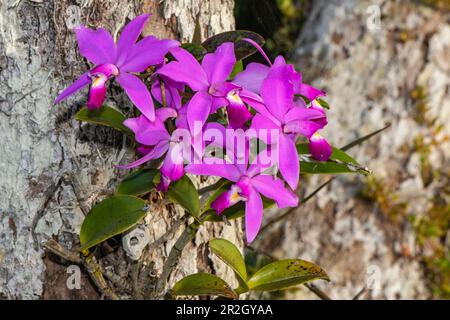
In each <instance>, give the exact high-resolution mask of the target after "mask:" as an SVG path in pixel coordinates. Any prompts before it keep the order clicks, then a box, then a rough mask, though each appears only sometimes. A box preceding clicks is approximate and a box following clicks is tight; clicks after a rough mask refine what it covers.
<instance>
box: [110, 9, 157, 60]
mask: <svg viewBox="0 0 450 320" xmlns="http://www.w3.org/2000/svg"><path fill="white" fill-rule="evenodd" d="M149 17H150V15H149V14H143V15H140V16H138V17H136V18H134V19H133V20H132V21H130V23H128V24H127V25H126V26H125V28H123V30H122V33H121V34H120V38H119V41H118V42H117V53H116V61H115V62H116V63H115V64H116V65H117V66H118V67H121V66H123V64H124V63H125V61H126V59H127V57H129V55H130V54H131V52H132V48H133V45H134V44H135V42H136V40H137V39H138V37H139V35H140V34H141V32H142V29H144V26H145V23H146V22H147V20H148V18H149Z"/></svg>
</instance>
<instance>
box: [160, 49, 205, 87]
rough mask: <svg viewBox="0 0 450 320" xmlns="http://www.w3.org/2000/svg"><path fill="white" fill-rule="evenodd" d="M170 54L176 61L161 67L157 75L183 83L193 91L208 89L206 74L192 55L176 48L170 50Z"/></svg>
mask: <svg viewBox="0 0 450 320" xmlns="http://www.w3.org/2000/svg"><path fill="white" fill-rule="evenodd" d="M170 53H171V54H172V55H173V56H174V57H175V59H177V61H172V62H170V63H168V64H166V65H165V66H163V67H162V68H161V69H159V70H158V72H157V73H158V74H162V75H163V76H166V77H168V78H170V79H172V80H174V81H178V82H181V83H184V84H186V85H188V86H189V87H191V89H192V90H194V91H200V90H207V89H208V87H209V82H208V78H207V76H206V73H205V71H203V68H202V67H201V66H200V64H199V63H198V61H197V60H196V59H195V57H194V56H193V55H191V54H190V53H189V52H188V51H186V50H184V49H182V48H178V47H177V48H173V49H171V50H170Z"/></svg>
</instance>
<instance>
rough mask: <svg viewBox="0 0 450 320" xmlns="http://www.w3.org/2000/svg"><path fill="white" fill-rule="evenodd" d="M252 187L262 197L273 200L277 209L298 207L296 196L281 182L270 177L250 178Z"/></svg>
mask: <svg viewBox="0 0 450 320" xmlns="http://www.w3.org/2000/svg"><path fill="white" fill-rule="evenodd" d="M252 186H253V187H254V188H255V189H256V191H258V192H259V193H261V194H262V195H263V196H265V197H267V198H269V199H272V200H275V202H276V203H277V206H278V208H286V207H295V206H297V205H298V197H297V195H296V194H295V193H294V192H292V191H291V190H289V189H288V188H286V187H285V185H284V182H283V180H281V179H280V178H274V177H273V176H271V175H258V176H256V177H253V178H252Z"/></svg>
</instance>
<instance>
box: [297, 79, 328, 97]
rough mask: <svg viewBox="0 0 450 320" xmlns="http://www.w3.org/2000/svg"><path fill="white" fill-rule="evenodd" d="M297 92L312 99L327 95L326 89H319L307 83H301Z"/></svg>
mask: <svg viewBox="0 0 450 320" xmlns="http://www.w3.org/2000/svg"><path fill="white" fill-rule="evenodd" d="M296 93H297V94H301V95H303V96H305V97H306V98H308V99H309V100H310V101H312V100H314V99H316V98H318V97H321V96H324V95H326V93H325V91H322V90H319V89H317V88H314V87H313V86H310V85H308V84H305V83H302V84H300V87H299V89H298V91H297V92H296Z"/></svg>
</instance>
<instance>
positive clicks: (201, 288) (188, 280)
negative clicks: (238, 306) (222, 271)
mask: <svg viewBox="0 0 450 320" xmlns="http://www.w3.org/2000/svg"><path fill="white" fill-rule="evenodd" d="M171 293H172V294H173V295H176V296H223V297H226V298H232V299H237V297H238V295H237V294H236V292H234V291H233V289H231V288H230V286H229V285H228V284H227V283H226V282H225V281H224V280H222V279H221V278H219V277H217V276H215V275H213V274H209V273H195V274H191V275H189V276H187V277H185V278H183V279H181V280H180V281H178V282H177V283H175V285H174V286H173V288H172V291H171Z"/></svg>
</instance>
